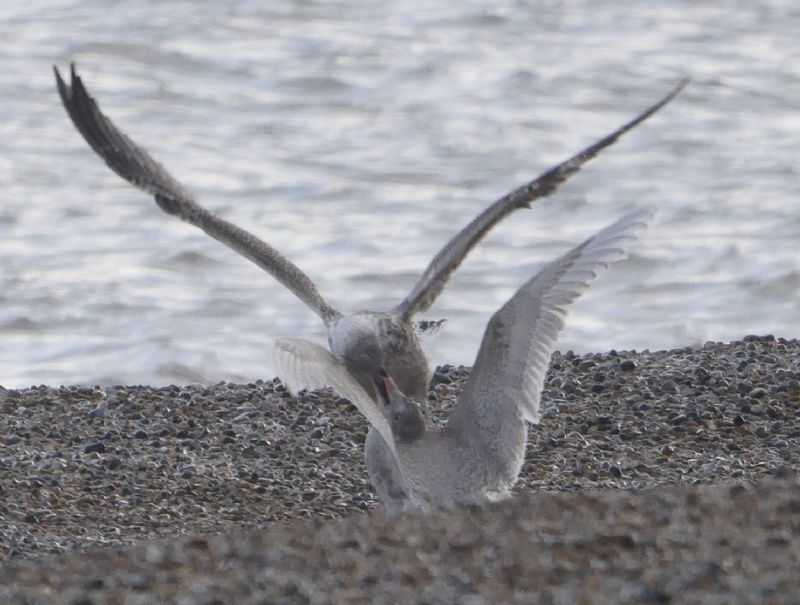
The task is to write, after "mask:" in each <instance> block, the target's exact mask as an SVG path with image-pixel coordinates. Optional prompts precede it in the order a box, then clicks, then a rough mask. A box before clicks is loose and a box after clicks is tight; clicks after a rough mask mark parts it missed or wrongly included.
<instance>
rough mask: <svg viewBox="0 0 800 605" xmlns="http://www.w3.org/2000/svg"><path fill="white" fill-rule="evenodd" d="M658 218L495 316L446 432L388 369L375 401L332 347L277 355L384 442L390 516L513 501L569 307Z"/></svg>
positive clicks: (618, 232)
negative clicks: (393, 492) (349, 407)
mask: <svg viewBox="0 0 800 605" xmlns="http://www.w3.org/2000/svg"><path fill="white" fill-rule="evenodd" d="M651 217H652V213H651V212H650V211H649V210H640V211H635V212H632V213H629V214H627V215H625V216H623V217H622V218H621V219H619V220H618V221H617V222H615V223H613V224H612V225H610V226H608V227H606V228H605V229H603V230H601V231H599V232H598V233H596V234H594V235H593V236H592V237H590V238H589V239H587V240H586V241H584V242H583V243H582V244H580V245H578V246H576V247H575V248H573V249H572V250H570V251H569V252H567V253H566V254H564V255H563V256H561V257H560V258H558V259H556V260H554V261H553V262H551V263H549V264H548V265H546V266H545V267H544V268H543V269H541V270H540V271H539V272H538V273H537V274H536V275H535V276H534V277H533V278H531V279H530V280H529V281H528V282H526V283H525V284H524V285H523V286H522V287H521V288H520V289H519V290H518V291H517V292H516V293H515V294H514V295H513V296H512V297H511V298H510V299H509V300H508V301H507V302H506V303H505V304H504V305H503V306H502V307H501V308H500V309H499V310H498V311H496V312H495V313H494V315H493V316H492V318H491V319H490V320H489V323H488V325H487V326H486V330H485V332H484V334H483V340H482V342H481V346H480V349H479V351H478V356H477V358H476V360H475V363H474V365H473V367H472V371H471V372H470V376H469V379H468V380H467V382H466V384H465V385H464V389H463V391H462V392H461V395H460V396H459V398H458V402H457V404H456V406H455V407H454V408H453V411H452V412H451V414H450V417H449V418H448V421H447V424H446V425H445V426H444V427H443V428H439V427H432V426H429V425H428V422H427V420H426V417H425V414H424V411H423V406H422V405H421V402H420V401H419V400H416V399H415V398H413V397H410V396H408V395H406V394H405V393H403V392H402V389H400V388H399V387H398V385H397V383H396V381H394V380H393V378H392V377H391V375H390V374H389V373H387V372H386V371H385V370H384V369H382V368H379V369H378V371H377V373H376V374H375V375H374V376H373V377H372V378H373V381H374V382H375V384H376V386H377V387H378V390H379V392H380V393H381V399H382V401H381V402H376V401H375V400H374V398H373V397H371V396H370V395H368V394H367V392H365V391H364V389H363V388H362V387H361V385H360V384H359V383H358V382H357V381H355V380H353V377H352V374H351V373H350V372H349V371H348V368H347V367H346V366H345V365H344V364H343V363H342V362H341V360H339V359H337V358H336V357H335V356H334V355H332V354H331V353H330V352H329V351H327V350H325V349H324V348H323V347H321V346H319V345H317V344H314V343H311V342H308V341H305V340H303V339H301V338H289V337H283V338H280V339H278V341H277V342H276V345H275V346H276V348H279V349H281V350H282V351H284V352H285V353H286V354H287V355H290V356H292V357H293V358H294V360H295V363H297V364H301V365H305V366H307V367H308V368H309V370H310V371H312V372H314V373H315V374H316V375H319V376H322V377H324V379H325V380H327V381H328V382H329V383H330V384H333V385H334V388H335V390H337V391H338V392H342V393H347V397H349V398H350V401H351V402H352V403H353V404H354V405H355V406H356V407H357V409H358V410H359V411H360V412H361V413H362V414H363V415H364V416H366V418H367V420H368V421H369V423H370V425H371V426H372V428H374V429H375V431H377V432H378V434H379V435H380V436H381V438H382V439H383V441H384V443H385V444H386V451H387V455H389V456H391V457H392V461H393V462H394V464H395V465H396V467H397V472H398V473H399V479H398V486H399V487H400V488H401V490H402V491H401V492H399V494H400V495H399V497H398V496H395V497H394V498H390V499H389V500H388V501H383V504H384V505H385V506H386V510H387V512H388V513H389V514H391V515H395V514H399V513H401V512H404V511H413V510H416V511H423V512H427V511H430V510H432V509H435V508H441V507H449V506H455V505H460V504H474V503H481V502H491V501H496V500H500V499H503V498H507V497H508V496H509V495H510V490H511V488H512V487H513V486H514V484H515V483H516V481H517V478H518V476H519V472H520V469H521V468H522V463H523V461H524V457H525V443H526V441H527V438H528V435H527V424H526V423H532V424H537V423H538V421H539V403H540V399H541V393H542V388H543V383H544V377H545V373H546V371H547V368H548V366H549V363H550V357H551V355H552V352H553V349H554V344H555V340H556V336H557V335H558V333H559V331H560V330H561V329H562V327H563V325H564V319H565V317H566V314H567V310H568V307H569V305H570V304H571V303H572V302H574V301H575V300H576V299H578V298H579V297H580V296H581V294H583V292H585V291H586V289H587V288H588V287H589V285H590V284H591V282H592V281H593V280H594V278H595V277H597V275H598V274H599V273H601V272H602V271H603V270H605V269H607V268H608V266H609V265H610V264H611V263H613V262H616V261H618V260H621V259H623V258H625V257H626V255H627V254H626V249H627V246H628V245H629V244H630V243H631V242H633V241H634V240H635V239H636V235H637V233H638V232H639V231H640V230H641V229H643V228H644V227H645V226H646V224H647V222H648V221H649V219H650V218H651Z"/></svg>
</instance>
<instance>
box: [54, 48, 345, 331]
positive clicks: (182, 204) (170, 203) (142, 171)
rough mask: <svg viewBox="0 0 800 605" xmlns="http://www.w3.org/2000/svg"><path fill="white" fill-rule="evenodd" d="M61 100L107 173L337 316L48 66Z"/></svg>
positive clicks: (78, 86)
mask: <svg viewBox="0 0 800 605" xmlns="http://www.w3.org/2000/svg"><path fill="white" fill-rule="evenodd" d="M53 70H54V71H55V76H56V84H57V86H58V94H59V95H60V96H61V102H62V103H63V104H64V107H65V108H66V110H67V113H68V114H69V117H70V118H72V123H73V124H75V128H77V129H78V132H80V133H81V135H83V138H84V139H86V142H87V143H89V145H90V146H91V148H92V149H94V151H95V152H96V153H97V155H99V156H100V157H101V158H103V160H104V161H105V163H106V164H107V165H108V167H109V168H111V170H113V171H114V172H116V173H117V174H118V175H119V176H121V177H122V178H123V179H125V180H126V181H128V182H129V183H131V184H133V185H135V186H136V187H138V188H139V189H142V190H143V191H146V192H147V193H150V194H151V195H153V196H154V197H155V200H156V203H157V204H158V205H159V207H160V208H161V209H162V210H163V211H164V212H167V213H169V214H174V215H176V216H178V217H180V218H181V219H183V220H185V221H186V222H188V223H191V224H192V225H195V226H196V227H200V229H202V230H203V231H205V232H206V233H207V234H208V235H210V236H211V237H213V238H214V239H216V240H218V241H220V242H222V243H223V244H225V245H226V246H228V247H230V248H232V249H233V250H235V251H236V252H238V253H239V254H241V255H242V256H244V257H246V258H248V259H250V260H251V261H253V262H254V263H255V264H256V265H258V266H259V267H261V268H262V269H264V270H265V271H266V272H267V273H269V274H270V275H272V276H273V277H274V278H275V279H277V280H278V281H279V282H280V283H282V284H283V285H284V286H286V287H287V288H289V290H291V291H292V292H294V294H295V295H296V296H297V297H298V298H299V299H300V300H302V301H303V302H304V303H306V304H307V305H308V306H309V307H310V308H311V310H313V311H314V312H315V313H316V314H317V315H319V316H320V317H321V318H322V320H323V321H325V322H326V323H327V322H329V321H330V320H331V319H334V318H336V317H339V316H340V313H339V312H338V311H336V310H335V309H333V308H332V307H330V306H329V305H328V304H327V303H326V302H325V300H324V299H323V298H322V296H321V295H320V293H319V291H318V290H317V287H316V286H315V285H314V282H312V281H311V279H309V277H308V276H307V275H306V274H305V273H303V272H302V271H301V270H300V269H299V268H298V267H297V266H296V265H295V264H294V263H292V262H291V261H289V260H288V259H287V258H286V257H284V256H283V255H282V254H281V253H280V252H278V251H277V250H276V249H275V248H273V247H272V246H270V245H269V244H267V243H266V242H264V241H262V240H261V239H259V238H258V237H256V236H255V235H253V234H252V233H248V232H247V231H245V230H244V229H241V228H239V227H237V226H236V225H233V224H231V223H229V222H228V221H225V220H223V219H221V218H218V217H216V216H214V215H213V214H211V213H210V212H209V211H208V210H206V209H205V208H203V207H202V206H200V205H198V204H197V203H196V202H195V201H194V198H193V196H192V195H191V194H190V193H189V192H188V191H187V190H186V189H185V188H184V187H183V186H182V185H181V184H180V183H179V182H178V181H176V180H175V179H174V178H173V177H172V175H171V174H169V173H168V172H167V171H166V170H165V169H164V167H163V166H162V165H161V164H159V163H158V162H156V161H155V160H154V159H153V158H152V157H150V155H149V154H148V153H147V152H146V151H145V150H144V149H142V148H141V147H139V146H138V145H136V143H134V142H133V141H132V140H131V139H130V138H128V136H127V135H126V134H125V133H123V132H122V131H121V130H119V129H118V128H117V127H116V126H115V125H114V123H113V122H112V121H111V120H110V119H109V118H108V117H106V116H105V115H104V114H103V113H102V112H101V111H100V109H99V107H98V106H97V102H96V101H95V100H94V98H92V96H91V95H90V94H89V92H88V91H87V90H86V87H85V86H84V85H83V81H82V80H81V78H80V76H79V75H77V73H76V72H75V65H74V64H73V65H72V66H71V76H72V77H71V85H67V83H66V82H64V80H63V78H62V77H61V74H60V73H59V71H58V68H56V67H53Z"/></svg>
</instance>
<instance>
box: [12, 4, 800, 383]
mask: <svg viewBox="0 0 800 605" xmlns="http://www.w3.org/2000/svg"><path fill="white" fill-rule="evenodd" d="M798 32H800V4H798V3H797V2H796V1H795V0H740V1H725V2H722V1H709V2H695V1H693V0H691V1H690V0H686V1H653V2H650V1H644V2H637V3H630V2H627V1H622V0H609V1H607V2H602V3H598V2H592V1H588V0H584V1H579V0H566V1H559V2H552V1H539V2H534V1H530V0H528V1H522V0H520V1H511V0H500V1H496V2H476V1H470V0H466V1H464V2H459V3H441V4H440V5H439V6H438V8H437V7H434V8H431V6H430V3H426V2H418V1H414V0H408V1H402V2H395V3H387V2H374V1H366V2H365V1H362V0H359V1H357V2H356V1H353V0H343V1H339V2H322V1H293V2H263V1H257V0H241V1H224V0H214V1H210V0H191V1H167V2H163V1H160V0H159V1H156V0H113V1H112V0H109V1H106V2H96V1H92V0H29V1H25V2H19V1H15V0H12V1H9V0H6V1H5V2H4V3H3V7H2V9H0V64H2V66H3V75H2V78H0V189H1V190H2V194H1V195H0V384H2V385H4V386H6V387H20V386H26V385H29V384H42V383H45V384H53V385H56V384H71V383H89V384H95V383H98V384H107V383H146V384H151V385H163V384H169V383H187V382H207V383H211V382H215V381H218V380H233V381H251V380H255V379H257V378H271V377H272V376H273V375H274V371H273V368H272V365H271V355H270V351H271V346H272V341H273V339H274V337H275V336H277V335H280V334H294V335H305V336H310V337H319V336H321V335H322V334H323V331H322V325H321V323H320V321H319V320H318V319H317V317H316V316H315V315H314V314H313V313H311V312H310V311H309V310H308V309H306V308H305V306H304V305H303V304H302V303H301V302H300V301H298V300H297V299H295V298H294V296H293V295H292V294H290V293H288V292H287V291H285V290H284V288H283V287H282V286H280V285H279V284H277V282H275V281H274V280H272V279H271V278H270V277H269V276H268V275H267V274H265V273H263V272H262V271H261V270H259V269H258V268H257V267H255V266H254V265H252V264H251V263H250V262H248V261H246V260H245V259H243V258H241V257H239V256H237V255H236V254H234V253H233V252H230V251H229V250H228V249H227V248H225V247H223V246H222V245H220V244H219V243H217V242H215V241H214V240H212V239H210V238H209V237H207V236H206V235H204V234H203V233H202V232H200V231H199V230H197V229H195V228H194V227H192V226H190V225H187V224H185V223H182V222H180V221H178V220H176V219H174V218H172V217H169V216H167V215H166V214H164V213H163V212H161V211H160V210H159V209H158V208H157V207H156V206H155V204H154V203H153V201H152V199H151V198H150V197H149V196H147V195H145V194H143V193H141V192H139V191H137V190H135V189H134V188H132V187H131V186H129V185H127V184H126V183H124V182H123V181H122V180H121V179H119V178H118V177H117V176H116V175H114V174H112V173H111V172H110V171H109V170H108V169H107V168H106V167H105V166H104V165H103V164H102V162H101V161H100V160H99V159H98V158H97V157H96V156H95V155H94V154H93V153H92V152H91V151H90V149H89V148H88V146H87V145H86V143H85V142H84V141H83V140H82V139H81V137H80V136H79V135H78V134H77V132H76V131H75V130H74V128H73V126H72V124H71V123H70V121H69V119H68V118H67V116H66V114H65V112H64V110H63V109H62V107H61V105H60V102H59V99H58V97H57V95H56V92H55V87H54V83H53V75H52V70H51V66H52V65H53V64H57V65H59V66H61V67H62V68H63V69H65V70H66V69H68V65H69V62H70V61H75V62H77V64H78V66H79V69H80V70H81V72H82V74H83V76H84V78H85V81H86V82H87V85H88V86H89V88H90V90H91V91H92V92H93V94H94V95H95V96H96V97H97V98H98V99H99V101H100V103H101V106H102V107H103V109H104V110H105V111H106V112H107V113H108V114H109V115H110V116H111V117H112V118H113V119H114V120H115V121H116V122H117V124H118V125H119V126H120V127H121V128H122V129H123V130H125V131H127V132H128V133H129V134H130V135H131V136H132V137H133V138H134V140H136V141H138V142H140V143H141V144H143V145H144V146H145V147H146V148H147V149H148V150H149V151H150V152H151V153H152V154H153V155H154V156H155V157H156V158H157V159H159V160H160V161H161V162H162V163H164V164H165V165H166V166H167V167H168V168H169V169H170V170H171V171H172V172H173V174H174V175H176V176H177V177H178V178H179V179H180V180H181V181H182V182H184V183H185V184H186V185H187V186H188V188H189V189H191V190H192V191H193V192H194V193H195V194H196V195H197V197H198V199H199V200H200V201H201V203H204V204H205V205H206V206H207V207H208V208H210V209H211V210H213V211H214V212H216V213H217V214H219V215H221V216H223V217H225V218H227V219H229V220H231V221H233V222H234V223H237V224H239V225H242V226H244V227H246V228H248V229H250V230H252V231H253V232H254V233H256V234H258V235H259V236H261V237H262V238H263V239H265V240H266V241H268V242H269V243H271V244H273V245H274V246H276V247H277V248H278V249H279V250H281V251H282V252H283V253H285V254H286V255H287V256H288V257H289V258H291V259H292V260H294V261H295V262H296V263H297V264H299V265H300V266H301V267H302V268H303V269H304V270H305V271H306V272H307V273H308V274H309V275H310V276H311V277H312V278H313V279H314V280H315V281H316V282H317V283H318V285H319V288H320V290H321V291H322V293H323V294H324V295H325V296H326V298H327V299H328V300H329V302H330V303H331V304H333V305H334V306H336V307H339V308H342V309H344V310H348V309H356V308H363V307H369V308H381V307H388V306H390V305H393V304H395V303H396V302H397V301H399V300H400V299H402V297H403V296H404V295H405V294H406V293H407V292H408V290H409V289H410V287H411V286H412V284H413V283H414V281H415V279H416V278H417V276H418V275H419V273H420V272H421V271H422V270H423V269H424V267H425V266H426V265H427V263H428V261H429V260H430V259H431V257H432V256H433V254H434V253H435V252H436V251H438V249H439V248H440V247H441V245H443V244H444V242H445V241H446V240H447V239H448V238H449V237H450V236H451V235H452V234H454V233H455V232H456V231H457V230H458V229H459V228H460V227H461V226H462V225H464V224H465V223H466V222H467V221H468V220H469V219H470V218H471V217H472V216H473V215H475V214H476V213H477V212H479V211H480V210H481V209H483V208H484V207H485V206H486V205H487V204H488V203H490V202H491V201H493V200H495V199H496V198H498V197H499V196H500V195H502V194H504V193H506V192H507V191H508V190H510V189H511V188H513V187H515V186H517V185H519V184H521V183H522V182H524V181H526V180H528V179H530V178H532V177H534V176H536V175H537V174H539V173H540V172H541V171H543V170H544V169H546V168H548V167H549V166H551V165H552V164H555V163H557V162H559V161H561V160H563V159H565V158H566V157H568V156H569V155H571V154H572V153H574V152H576V151H578V150H579V149H580V148H582V147H583V146H585V145H587V144H589V143H591V142H593V141H594V140H595V139H596V138H598V137H600V136H601V135H603V134H605V133H607V132H608V131H610V130H612V129H613V128H616V127H617V126H619V125H620V124H621V123H623V122H624V121H626V120H628V119H629V118H630V117H632V116H633V115H635V114H636V113H637V112H639V111H640V110H642V109H643V108H644V107H646V106H647V105H648V104H650V103H651V102H653V101H654V100H656V99H657V98H658V97H660V96H661V95H663V94H664V93H666V92H667V91H668V90H669V89H670V88H671V87H672V86H673V85H674V84H675V83H676V82H677V81H678V79H679V78H680V77H682V76H690V77H691V78H692V80H693V81H692V83H691V84H690V86H689V87H688V88H687V89H686V90H685V92H684V93H683V94H682V95H681V96H680V97H679V98H678V99H676V100H675V101H674V102H673V103H672V104H671V105H670V106H669V107H667V108H666V109H665V110H663V111H662V112H661V113H660V114H659V115H657V116H655V117H654V118H653V119H651V120H650V121H648V122H647V123H645V124H644V125H643V126H641V127H640V128H639V129H637V130H636V131H635V132H632V133H631V134H629V135H628V136H627V137H626V138H625V139H624V140H622V141H621V142H619V143H617V144H616V145H615V146H613V147H612V148H610V149H609V150H607V151H606V152H604V153H603V154H602V155H601V156H600V157H599V158H597V159H596V160H594V161H593V162H591V164H589V165H588V166H587V167H586V168H585V169H584V170H583V171H582V172H581V173H580V174H579V175H577V176H576V177H574V178H573V179H572V180H570V181H569V183H567V184H566V185H565V186H563V187H562V188H561V189H560V190H559V191H558V193H557V194H556V195H554V196H552V197H551V198H549V199H547V200H544V201H541V202H539V203H537V204H536V205H535V206H534V207H533V209H532V210H530V211H523V212H518V213H516V214H515V215H513V216H512V217H511V218H510V220H507V221H506V222H505V223H503V224H502V225H500V227H499V228H497V229H496V230H495V231H494V232H493V233H492V234H491V236H490V237H489V238H487V239H486V240H485V241H484V243H483V244H481V246H480V247H479V248H478V249H477V250H475V251H474V252H473V254H472V255H471V256H470V257H469V259H468V261H467V262H466V263H465V264H464V265H463V267H462V268H461V269H460V270H459V271H458V273H457V274H456V276H455V278H454V279H453V280H452V282H451V284H450V285H449V287H448V288H447V289H446V291H445V293H444V295H442V296H441V298H440V299H439V300H438V301H437V303H436V304H435V305H434V307H433V308H432V309H431V311H430V312H429V313H428V314H427V317H428V318H430V319H438V318H440V317H446V318H448V320H449V322H448V323H447V325H446V327H445V329H443V330H442V331H441V332H440V333H439V334H438V335H437V336H436V337H435V338H433V339H431V341H430V342H429V343H428V344H429V350H430V354H431V361H432V363H434V364H441V363H456V364H458V363H465V364H469V363H471V362H472V360H473V358H474V355H475V352H476V350H477V347H478V344H479V342H480V338H481V336H482V332H483V328H484V326H485V323H486V321H487V319H488V318H489V316H490V315H491V313H492V312H493V311H494V310H495V309H496V308H497V307H498V306H499V305H500V304H501V303H502V302H504V301H505V300H506V299H507V298H508V297H509V296H510V294H511V293H512V292H514V291H515V289H516V288H517V287H518V286H519V285H520V284H521V283H522V282H523V281H524V280H525V279H527V278H528V277H529V276H531V275H532V274H533V273H534V272H535V271H536V270H537V268H538V267H540V266H541V265H542V263H544V262H546V261H548V260H550V259H552V258H554V257H555V256H557V255H559V254H561V253H562V252H564V251H565V250H566V249H567V248H568V247H569V246H571V245H573V244H575V243H577V242H578V241H580V240H581V239H583V238H585V237H586V236H588V235H589V234H591V233H592V232H593V231H594V230H596V229H598V228H599V227H601V226H602V225H605V224H607V223H609V222H611V221H612V220H614V219H615V218H617V217H618V216H620V215H621V214H622V213H623V212H625V211H627V210H631V209H633V208H635V207H638V206H640V205H642V204H649V205H652V206H654V207H656V208H657V209H658V211H659V213H658V216H657V219H656V222H655V224H654V225H653V227H652V228H651V229H650V231H649V232H648V233H647V235H646V238H645V239H644V241H642V242H641V244H640V245H638V246H637V247H636V249H635V251H634V253H633V255H632V258H631V259H630V260H629V261H626V262H625V263H623V264H619V265H617V266H615V267H614V269H613V270H612V271H611V272H609V273H608V274H606V275H604V276H603V277H602V279H600V280H598V282H596V285H595V286H593V288H592V289H591V290H590V292H589V294H588V295H586V296H585V297H584V298H583V299H581V300H580V301H579V302H578V303H577V304H576V305H575V306H574V308H573V311H572V313H571V315H570V316H569V318H568V322H567V329H566V331H565V332H564V334H563V336H562V338H561V339H560V341H559V348H560V349H561V350H566V349H573V350H575V351H578V352H586V351H607V350H609V349H612V348H616V349H644V348H649V349H651V350H653V349H662V348H672V347H680V346H685V345H693V344H700V343H702V342H704V341H707V340H731V339H737V338H741V337H742V336H744V335H745V334H749V333H759V334H764V333H773V334H775V335H776V336H784V337H798V336H800V195H798V194H799V193H800V191H799V190H800V173H799V172H798V168H797V163H798V149H800V38H798Z"/></svg>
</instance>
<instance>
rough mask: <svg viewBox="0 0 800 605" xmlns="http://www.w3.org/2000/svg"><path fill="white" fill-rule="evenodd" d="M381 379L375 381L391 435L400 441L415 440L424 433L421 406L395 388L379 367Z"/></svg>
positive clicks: (392, 381) (390, 379) (423, 418)
mask: <svg viewBox="0 0 800 605" xmlns="http://www.w3.org/2000/svg"><path fill="white" fill-rule="evenodd" d="M381 378H382V380H381V381H380V382H379V381H375V382H376V387H377V388H378V392H379V393H380V394H381V399H382V400H383V403H384V405H385V406H386V407H387V408H388V414H387V416H388V418H389V424H390V425H391V427H392V435H394V437H395V438H396V439H397V440H398V441H399V442H401V443H403V442H410V441H415V440H417V439H419V438H420V437H422V435H423V434H424V433H425V416H424V414H423V413H422V406H421V405H420V404H419V403H417V402H416V401H414V400H413V399H411V397H408V396H407V395H405V394H404V393H402V392H401V391H400V389H398V388H397V385H396V384H395V383H394V380H392V377H391V376H389V375H388V374H387V373H386V372H385V371H384V370H382V369H381Z"/></svg>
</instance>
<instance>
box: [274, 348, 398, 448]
mask: <svg viewBox="0 0 800 605" xmlns="http://www.w3.org/2000/svg"><path fill="white" fill-rule="evenodd" d="M273 358H274V360H275V365H276V367H278V368H279V371H280V372H281V378H282V379H283V380H286V381H287V384H288V386H289V388H290V389H297V388H298V387H299V386H300V385H302V387H303V388H321V387H326V386H327V387H331V388H332V389H333V390H334V391H335V392H336V393H337V394H339V395H340V396H342V397H345V398H347V399H349V400H350V402H351V403H352V404H353V405H354V406H356V408H358V411H359V412H361V413H362V414H363V415H364V416H365V417H366V419H367V420H368V421H369V423H370V424H371V425H372V426H374V427H375V429H376V430H377V431H378V433H380V435H381V437H383V440H384V441H385V442H386V444H387V446H388V447H389V449H390V450H391V452H392V455H394V456H395V460H397V454H396V452H395V447H394V438H393V437H392V430H391V427H390V426H389V423H388V421H387V420H386V417H385V416H384V415H383V412H382V411H381V409H380V408H379V407H378V404H377V403H375V401H374V400H373V399H372V398H371V397H370V396H369V395H368V394H367V393H366V391H364V389H363V387H362V386H361V385H360V384H359V383H358V381H357V380H356V379H355V378H354V377H353V376H352V374H350V372H349V371H348V369H347V368H346V367H345V366H344V364H342V363H341V362H340V361H339V360H337V359H336V358H335V357H334V356H333V353H331V352H330V351H328V350H327V349H325V348H324V347H322V346H320V345H318V344H314V343H312V342H309V341H307V340H303V339H302V338H295V337H281V338H278V339H276V341H275V348H274V350H273Z"/></svg>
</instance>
